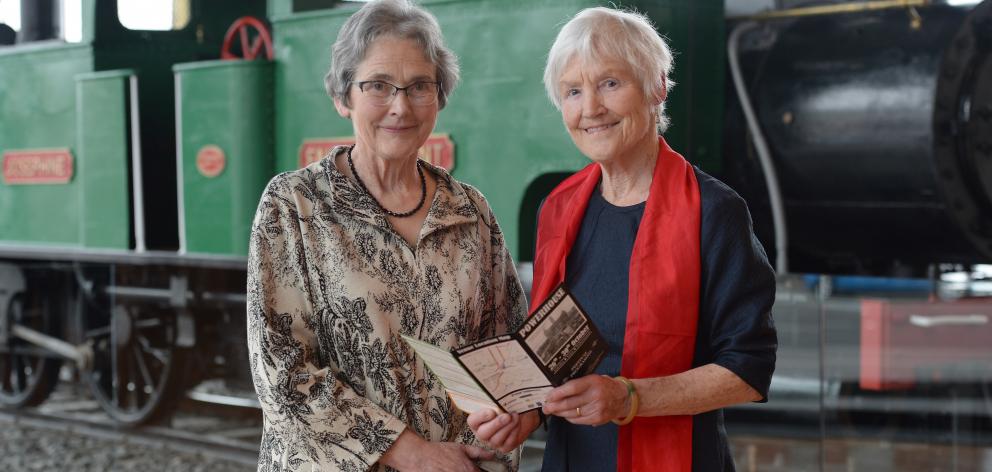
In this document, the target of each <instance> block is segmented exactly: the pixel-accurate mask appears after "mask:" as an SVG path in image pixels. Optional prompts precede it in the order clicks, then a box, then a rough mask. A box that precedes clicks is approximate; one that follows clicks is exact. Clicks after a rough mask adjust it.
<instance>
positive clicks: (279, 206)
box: [248, 147, 526, 471]
mask: <svg viewBox="0 0 992 472" xmlns="http://www.w3.org/2000/svg"><path fill="white" fill-rule="evenodd" d="M344 149H345V148H342V147H339V148H335V149H333V150H332V151H331V152H330V154H329V156H328V157H325V158H324V159H323V160H322V161H320V162H316V163H314V164H311V165H310V166H308V167H306V168H303V169H299V170H297V171H293V172H287V173H284V174H280V175H278V176H276V177H275V178H273V179H272V181H271V182H270V183H269V185H268V187H267V188H266V189H265V193H264V194H263V196H262V199H261V202H260V203H259V207H258V212H257V213H256V215H255V221H254V225H253V228H252V234H251V245H250V251H249V264H248V348H249V354H250V361H251V371H252V377H253V380H254V383H255V390H256V391H257V393H258V397H259V400H260V401H261V404H262V411H263V415H264V420H265V423H264V431H263V435H262V443H261V448H260V451H259V466H258V470H259V471H283V470H292V471H298V470H307V471H310V470H346V471H365V470H387V469H388V468H387V467H385V466H382V465H380V464H377V460H378V459H379V457H380V456H381V455H382V454H383V452H385V451H386V450H387V449H388V448H389V447H390V446H391V445H392V444H393V442H394V441H395V440H396V439H397V437H398V436H399V435H400V433H401V432H402V431H403V429H404V428H412V429H413V431H415V432H416V433H417V434H419V435H420V436H421V437H423V438H425V439H427V440H429V441H454V442H458V443H465V444H476V445H480V444H479V442H478V440H477V439H475V437H474V435H473V434H472V431H471V430H470V429H469V428H468V425H467V423H466V416H465V415H464V414H463V413H461V412H460V411H458V410H456V409H454V407H453V406H452V404H451V403H450V401H449V400H448V398H447V396H446V395H445V393H444V390H443V388H442V386H441V384H440V382H439V381H438V380H437V378H436V377H434V376H433V375H432V374H430V372H429V371H428V370H426V368H425V366H424V364H423V362H422V361H421V360H420V359H419V358H417V357H415V355H414V353H413V350H412V349H411V348H410V347H409V346H407V345H406V343H405V342H404V341H403V340H402V339H401V338H400V336H399V335H400V334H406V335H411V336H414V337H417V338H419V339H421V340H424V341H426V342H429V343H431V344H434V345H437V346H443V347H458V346H461V345H464V344H468V343H472V342H474V341H477V340H480V339H483V338H486V337H491V336H494V335H496V334H502V333H505V332H508V331H510V330H511V329H513V328H516V327H517V326H518V325H519V324H520V323H521V322H522V320H523V318H524V316H525V315H526V302H525V300H524V296H523V289H522V288H521V285H520V281H519V280H518V278H517V275H516V272H515V271H514V266H513V263H512V261H511V259H510V254H509V252H508V251H507V249H506V247H505V245H504V242H503V234H502V232H501V231H500V229H499V225H498V224H497V223H496V219H495V217H494V215H493V212H492V210H491V209H490V208H489V205H488V203H487V202H486V200H485V198H483V196H482V195H481V194H480V193H479V192H478V191H477V190H476V189H474V188H472V187H470V186H468V185H465V184H462V183H459V182H457V181H455V180H454V179H453V178H452V177H451V176H450V175H449V174H448V173H446V172H445V171H444V170H442V169H439V168H436V167H433V166H430V165H426V166H425V169H427V170H429V171H430V172H432V173H433V174H434V176H435V177H436V180H437V181H438V185H437V191H436V193H435V195H434V199H433V202H432V203H431V207H430V210H429V211H428V214H427V217H426V220H425V221H424V225H423V227H422V229H421V232H420V235H419V238H418V241H417V244H416V246H410V245H409V244H408V243H407V242H406V241H405V240H404V239H403V238H402V237H401V236H399V235H398V234H397V233H396V232H395V231H393V230H392V229H391V228H390V226H389V224H388V223H387V221H386V218H385V215H384V214H383V213H382V211H381V210H380V209H379V208H378V206H377V205H376V203H375V202H374V200H372V198H371V196H370V195H368V194H367V193H365V192H364V191H362V190H361V189H360V188H359V187H358V186H357V185H356V184H355V183H354V182H353V181H351V180H350V179H348V178H347V177H345V176H344V175H343V174H341V173H340V172H339V171H338V170H337V169H336V168H335V166H334V159H333V156H336V155H337V154H338V153H340V152H342V151H343V150H344ZM498 457H499V460H500V461H501V462H502V463H503V466H504V467H506V468H509V469H516V466H517V461H518V458H519V451H517V452H514V453H512V454H509V455H500V456H498Z"/></svg>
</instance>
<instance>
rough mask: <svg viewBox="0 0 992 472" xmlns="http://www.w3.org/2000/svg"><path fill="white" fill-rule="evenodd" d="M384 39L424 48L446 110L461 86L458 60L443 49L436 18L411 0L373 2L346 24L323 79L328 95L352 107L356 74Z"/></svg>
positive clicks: (378, 0) (340, 33)
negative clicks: (411, 42)
mask: <svg viewBox="0 0 992 472" xmlns="http://www.w3.org/2000/svg"><path fill="white" fill-rule="evenodd" d="M385 35H390V36H394V37H398V38H407V39H412V40H415V41H417V42H418V43H420V45H421V46H423V48H424V53H425V54H426V55H427V58H428V60H430V62H431V63H432V64H434V65H435V66H436V67H437V81H438V82H440V84H441V92H440V95H439V96H438V103H439V106H440V108H444V105H445V104H447V102H448V96H449V95H451V92H452V91H454V89H455V86H456V85H458V57H457V56H455V53H453V52H452V51H451V50H450V49H448V48H447V47H446V46H445V45H444V37H443V36H442V35H441V27H440V26H438V24H437V19H436V18H434V15H431V14H430V13H429V12H427V11H426V10H424V9H423V8H420V7H418V6H416V5H414V4H413V3H411V2H410V1H409V0H374V1H371V2H369V3H366V4H365V5H364V6H362V8H361V9H359V10H358V11H357V12H355V13H354V14H353V15H351V17H349V18H348V20H347V21H345V22H344V25H343V26H341V31H340V32H339V33H338V39H337V41H335V42H334V46H333V47H332V48H331V69H330V70H329V71H327V75H325V76H324V88H325V89H327V94H328V95H330V96H331V97H332V98H337V99H340V100H341V102H342V103H343V104H344V105H345V106H347V107H350V106H351V103H350V100H348V87H350V86H351V84H352V81H354V80H355V70H356V69H357V68H358V65H359V64H361V62H362V61H363V60H364V59H365V54H366V53H367V52H368V49H369V46H371V45H372V43H373V42H374V41H375V40H376V39H377V38H379V37H380V36H385Z"/></svg>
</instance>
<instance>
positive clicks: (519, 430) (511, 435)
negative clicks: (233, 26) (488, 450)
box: [468, 410, 541, 452]
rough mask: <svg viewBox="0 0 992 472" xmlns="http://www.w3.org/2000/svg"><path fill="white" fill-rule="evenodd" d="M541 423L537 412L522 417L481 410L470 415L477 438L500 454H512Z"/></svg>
mask: <svg viewBox="0 0 992 472" xmlns="http://www.w3.org/2000/svg"><path fill="white" fill-rule="evenodd" d="M540 423H541V418H540V417H538V416H537V412H536V411H528V412H527V413H524V414H522V415H520V414H517V413H498V412H496V411H494V410H479V411H476V412H475V413H472V414H471V415H468V426H469V428H472V432H474V433H475V437H476V438H478V439H479V440H480V441H482V442H484V443H486V444H488V445H490V446H491V447H493V448H495V449H497V450H499V451H500V452H510V451H512V450H514V449H516V448H517V447H518V446H520V444H522V443H523V442H524V441H525V440H526V439H527V436H530V433H531V432H533V431H534V429H536V428H537V425H538V424H540Z"/></svg>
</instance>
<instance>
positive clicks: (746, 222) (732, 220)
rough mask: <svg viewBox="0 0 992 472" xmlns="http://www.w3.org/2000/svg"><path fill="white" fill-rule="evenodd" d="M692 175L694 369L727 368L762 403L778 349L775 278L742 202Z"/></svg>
mask: <svg viewBox="0 0 992 472" xmlns="http://www.w3.org/2000/svg"><path fill="white" fill-rule="evenodd" d="M696 175H697V180H698V181H699V190H700V196H701V207H702V208H701V210H702V222H701V226H702V227H701V231H700V233H701V234H700V238H701V241H700V242H701V247H700V253H701V259H702V261H701V262H702V266H701V281H700V282H701V283H700V306H699V322H698V334H697V339H696V353H695V365H697V366H698V365H705V364H709V363H714V364H717V365H719V366H722V367H725V368H726V369H728V370H730V371H731V372H733V373H734V374H737V376H738V377H740V378H741V379H742V380H744V382H746V383H747V384H748V385H750V386H751V387H752V388H754V389H755V390H756V391H757V392H758V393H760V394H761V397H762V399H761V400H760V401H761V402H765V401H767V396H768V385H769V384H770V383H771V379H772V373H773V372H774V370H775V350H776V349H777V347H778V337H777V335H776V333H775V324H774V322H773V321H772V312H771V310H772V304H773V303H774V301H775V273H774V271H773V270H772V268H771V266H770V265H769V264H768V257H767V256H766V255H765V250H764V248H762V247H761V243H760V242H758V238H757V237H756V236H755V235H754V231H753V228H752V225H751V214H750V213H749V212H748V209H747V204H746V203H745V202H744V200H743V199H742V198H741V197H740V196H739V195H737V193H736V192H734V191H733V190H731V189H730V187H727V186H726V185H725V184H723V183H722V182H720V181H719V180H716V179H714V178H713V177H710V176H708V175H706V174H704V173H703V172H701V171H697V173H696Z"/></svg>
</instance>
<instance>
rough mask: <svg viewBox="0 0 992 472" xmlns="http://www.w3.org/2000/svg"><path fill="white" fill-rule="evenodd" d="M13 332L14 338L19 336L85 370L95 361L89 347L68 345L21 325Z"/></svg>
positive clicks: (14, 328) (15, 327)
mask: <svg viewBox="0 0 992 472" xmlns="http://www.w3.org/2000/svg"><path fill="white" fill-rule="evenodd" d="M11 332H12V333H13V335H14V336H17V337H19V338H21V339H23V340H25V341H27V342H29V343H31V344H34V345H37V346H40V347H42V348H45V349H47V350H49V351H52V352H54V353H56V354H58V355H60V356H62V357H64V358H66V359H70V360H72V361H75V363H76V365H78V366H79V367H80V368H81V369H83V370H86V369H88V368H89V366H90V365H91V364H92V363H91V360H92V359H93V352H92V351H91V350H90V348H89V346H86V345H79V346H77V345H74V344H71V343H67V342H65V341H63V340H61V339H59V338H56V337H52V336H49V335H47V334H44V333H41V332H38V331H35V330H33V329H31V328H28V327H26V326H21V325H14V327H13V329H11Z"/></svg>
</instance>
